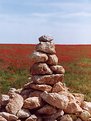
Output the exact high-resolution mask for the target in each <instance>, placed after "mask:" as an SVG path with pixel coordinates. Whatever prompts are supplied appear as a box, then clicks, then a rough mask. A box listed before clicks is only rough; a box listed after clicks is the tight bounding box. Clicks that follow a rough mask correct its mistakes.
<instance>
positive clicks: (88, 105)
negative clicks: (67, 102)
mask: <svg viewBox="0 0 91 121" xmlns="http://www.w3.org/2000/svg"><path fill="white" fill-rule="evenodd" d="M81 107H82V109H84V110H87V111H89V113H90V114H91V102H86V101H84V102H83V103H82V105H81Z"/></svg>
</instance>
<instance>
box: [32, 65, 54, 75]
mask: <svg viewBox="0 0 91 121" xmlns="http://www.w3.org/2000/svg"><path fill="white" fill-rule="evenodd" d="M30 72H31V74H32V75H45V74H52V71H51V69H50V68H49V67H48V65H47V64H46V63H36V64H33V66H32V67H31V69H30Z"/></svg>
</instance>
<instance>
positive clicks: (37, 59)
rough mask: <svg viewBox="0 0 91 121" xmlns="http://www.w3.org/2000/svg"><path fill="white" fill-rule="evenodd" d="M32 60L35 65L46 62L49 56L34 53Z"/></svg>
mask: <svg viewBox="0 0 91 121" xmlns="http://www.w3.org/2000/svg"><path fill="white" fill-rule="evenodd" d="M31 60H32V62H33V63H38V62H46V61H47V60H48V56H47V54H46V53H43V52H37V51H34V52H33V53H32V55H31Z"/></svg>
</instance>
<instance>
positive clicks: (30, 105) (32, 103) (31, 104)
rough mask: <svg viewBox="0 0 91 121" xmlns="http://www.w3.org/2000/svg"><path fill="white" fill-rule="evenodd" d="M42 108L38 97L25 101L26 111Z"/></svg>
mask: <svg viewBox="0 0 91 121" xmlns="http://www.w3.org/2000/svg"><path fill="white" fill-rule="evenodd" d="M40 106H41V100H40V98H38V97H29V98H27V99H26V100H25V101H24V105H23V107H24V108H26V109H35V108H38V107H40Z"/></svg>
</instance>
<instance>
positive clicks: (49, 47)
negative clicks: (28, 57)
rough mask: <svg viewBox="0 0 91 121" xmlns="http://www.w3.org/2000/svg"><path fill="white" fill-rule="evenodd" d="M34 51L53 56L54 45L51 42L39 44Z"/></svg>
mask: <svg viewBox="0 0 91 121" xmlns="http://www.w3.org/2000/svg"><path fill="white" fill-rule="evenodd" d="M35 50H36V51H39V52H45V53H48V54H55V53H56V51H55V45H54V43H53V42H40V43H39V44H37V45H36V49H35Z"/></svg>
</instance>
